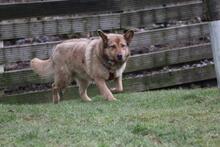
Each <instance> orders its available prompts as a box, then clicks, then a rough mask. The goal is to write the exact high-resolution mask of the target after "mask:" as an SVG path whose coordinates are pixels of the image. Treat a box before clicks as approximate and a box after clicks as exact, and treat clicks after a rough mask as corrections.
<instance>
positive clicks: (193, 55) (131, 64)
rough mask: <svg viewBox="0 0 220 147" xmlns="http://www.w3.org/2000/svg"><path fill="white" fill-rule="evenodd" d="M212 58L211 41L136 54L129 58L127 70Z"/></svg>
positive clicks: (132, 70)
mask: <svg viewBox="0 0 220 147" xmlns="http://www.w3.org/2000/svg"><path fill="white" fill-rule="evenodd" d="M210 58H212V50H211V46H210V44H209V43H207V44H201V45H194V46H189V47H183V48H177V49H172V50H165V51H159V52H153V53H148V54H140V55H134V56H132V57H131V58H130V59H129V60H128V64H127V67H126V72H134V71H140V70H146V69H151V68H158V67H163V66H169V65H175V64H181V63H187V62H193V61H198V60H201V59H210Z"/></svg>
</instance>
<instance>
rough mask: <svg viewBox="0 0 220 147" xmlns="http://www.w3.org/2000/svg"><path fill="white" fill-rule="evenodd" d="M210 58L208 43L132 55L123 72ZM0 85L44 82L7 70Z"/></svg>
mask: <svg viewBox="0 0 220 147" xmlns="http://www.w3.org/2000/svg"><path fill="white" fill-rule="evenodd" d="M208 58H212V52H211V49H210V45H209V44H204V45H198V46H192V47H186V48H181V49H174V50H167V51H161V52H156V53H150V54H143V55H135V56H132V57H131V58H130V60H129V62H128V65H127V69H126V71H125V72H133V71H141V70H147V69H151V68H156V67H162V66H167V65H174V64H180V63H186V62H191V61H197V60H201V59H208ZM0 81H1V83H0V87H7V86H13V85H26V84H29V83H45V82H47V81H45V80H42V79H40V77H39V76H37V75H36V74H35V73H33V72H32V70H30V69H24V70H18V71H9V72H4V73H2V74H0Z"/></svg>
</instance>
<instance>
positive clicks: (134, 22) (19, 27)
mask: <svg viewBox="0 0 220 147" xmlns="http://www.w3.org/2000/svg"><path fill="white" fill-rule="evenodd" d="M202 16H203V3H202V2H197V3H192V4H191V3H190V4H179V5H174V6H167V7H161V8H156V9H150V10H149V9H142V10H138V11H131V12H124V13H115V14H100V15H92V16H83V17H64V18H63V19H62V18H60V19H58V18H55V19H53V20H41V21H24V22H22V21H21V22H20V23H18V22H17V23H2V24H0V40H4V39H13V38H26V37H33V36H40V35H58V34H70V33H81V32H92V31H96V30H97V29H103V30H111V29H120V28H133V27H138V28H139V27H148V26H152V24H155V23H165V22H168V21H169V20H187V19H191V18H196V17H202ZM8 32H11V33H8Z"/></svg>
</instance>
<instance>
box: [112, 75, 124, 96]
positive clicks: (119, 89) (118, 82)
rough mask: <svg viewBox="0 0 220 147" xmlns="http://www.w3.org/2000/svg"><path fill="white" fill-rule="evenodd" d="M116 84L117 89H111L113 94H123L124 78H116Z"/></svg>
mask: <svg viewBox="0 0 220 147" xmlns="http://www.w3.org/2000/svg"><path fill="white" fill-rule="evenodd" d="M115 82H116V87H115V88H111V91H112V92H113V93H120V92H123V84H122V76H120V77H118V78H116V79H115Z"/></svg>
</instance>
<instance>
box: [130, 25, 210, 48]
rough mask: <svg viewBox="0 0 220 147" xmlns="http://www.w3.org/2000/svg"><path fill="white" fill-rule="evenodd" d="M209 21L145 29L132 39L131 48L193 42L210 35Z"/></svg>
mask: <svg viewBox="0 0 220 147" xmlns="http://www.w3.org/2000/svg"><path fill="white" fill-rule="evenodd" d="M208 35H209V30H208V23H206V22H204V23H198V24H193V25H184V26H180V27H170V28H165V29H157V30H151V31H144V32H141V33H137V34H135V37H134V39H133V40H132V44H131V48H132V49H136V48H142V47H143V48H146V47H149V46H150V45H155V44H166V43H171V44H173V43H175V44H178V43H182V42H192V41H193V40H195V39H199V38H200V37H204V36H208Z"/></svg>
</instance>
